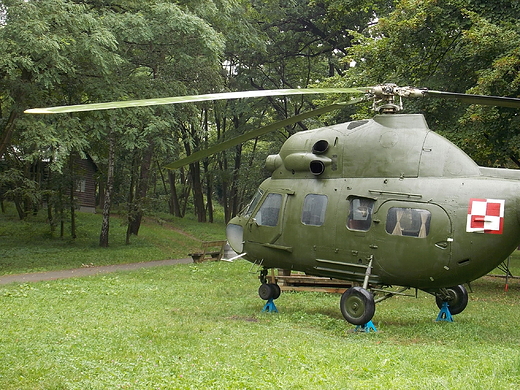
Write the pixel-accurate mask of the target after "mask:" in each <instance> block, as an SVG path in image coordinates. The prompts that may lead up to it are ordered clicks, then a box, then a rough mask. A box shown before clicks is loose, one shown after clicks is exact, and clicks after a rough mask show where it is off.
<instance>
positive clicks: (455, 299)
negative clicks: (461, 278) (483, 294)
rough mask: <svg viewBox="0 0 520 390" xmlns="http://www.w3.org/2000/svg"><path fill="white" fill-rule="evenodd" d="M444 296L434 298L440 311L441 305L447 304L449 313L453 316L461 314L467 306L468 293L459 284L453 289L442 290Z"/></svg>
mask: <svg viewBox="0 0 520 390" xmlns="http://www.w3.org/2000/svg"><path fill="white" fill-rule="evenodd" d="M444 290H445V292H446V294H443V295H445V296H444V297H441V296H439V294H438V295H436V296H435V302H436V303H437V306H438V307H439V309H442V304H443V303H444V302H448V308H449V309H450V313H451V314H453V315H455V314H459V313H461V312H462V311H463V310H464V309H465V308H466V306H467V305H468V292H467V291H466V288H465V287H464V286H463V285H462V284H459V285H458V286H454V287H447V288H445V289H444Z"/></svg>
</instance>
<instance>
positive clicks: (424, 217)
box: [386, 207, 431, 238]
mask: <svg viewBox="0 0 520 390" xmlns="http://www.w3.org/2000/svg"><path fill="white" fill-rule="evenodd" d="M430 220H431V213H430V212H429V211H428V210H422V209H412V208H404V207H391V208H390V209H389V210H388V214H387V217H386V232H387V233H388V234H392V235H394V236H408V237H418V238H425V237H426V236H428V233H429V232H430Z"/></svg>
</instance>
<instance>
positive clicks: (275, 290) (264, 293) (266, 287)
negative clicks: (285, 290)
mask: <svg viewBox="0 0 520 390" xmlns="http://www.w3.org/2000/svg"><path fill="white" fill-rule="evenodd" d="M280 294H281V290H280V286H278V285H277V284H273V283H262V284H261V285H260V287H259V288H258V295H259V296H260V298H262V299H263V300H265V301H268V300H269V299H277V298H278V297H280Z"/></svg>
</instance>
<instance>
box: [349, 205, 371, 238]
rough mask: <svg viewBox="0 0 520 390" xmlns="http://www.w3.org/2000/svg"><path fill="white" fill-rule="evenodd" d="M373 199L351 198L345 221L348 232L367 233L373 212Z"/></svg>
mask: <svg viewBox="0 0 520 390" xmlns="http://www.w3.org/2000/svg"><path fill="white" fill-rule="evenodd" d="M374 203H375V201H374V200H373V199H367V198H357V197H354V198H351V199H350V213H349V215H348V219H347V227H348V228H349V229H350V230H361V231H367V230H368V229H370V225H371V224H372V212H373V210H374Z"/></svg>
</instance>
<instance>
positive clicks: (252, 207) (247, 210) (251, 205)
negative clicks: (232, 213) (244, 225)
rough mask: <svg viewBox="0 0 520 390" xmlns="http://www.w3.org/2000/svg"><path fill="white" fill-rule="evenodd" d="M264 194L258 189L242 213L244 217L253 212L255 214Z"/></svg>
mask: <svg viewBox="0 0 520 390" xmlns="http://www.w3.org/2000/svg"><path fill="white" fill-rule="evenodd" d="M263 194H264V192H263V191H262V190H260V189H258V190H257V191H256V194H255V196H254V197H253V199H251V201H250V202H249V204H248V205H247V206H246V207H245V208H244V210H243V211H242V212H241V213H240V214H241V215H243V216H244V217H249V216H251V214H253V211H254V210H255V207H256V205H257V204H258V202H260V199H261V198H262V195H263Z"/></svg>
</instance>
